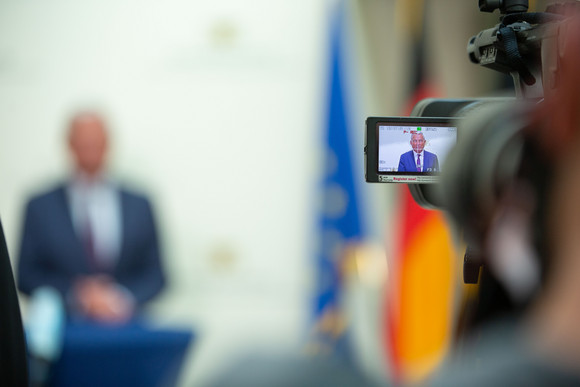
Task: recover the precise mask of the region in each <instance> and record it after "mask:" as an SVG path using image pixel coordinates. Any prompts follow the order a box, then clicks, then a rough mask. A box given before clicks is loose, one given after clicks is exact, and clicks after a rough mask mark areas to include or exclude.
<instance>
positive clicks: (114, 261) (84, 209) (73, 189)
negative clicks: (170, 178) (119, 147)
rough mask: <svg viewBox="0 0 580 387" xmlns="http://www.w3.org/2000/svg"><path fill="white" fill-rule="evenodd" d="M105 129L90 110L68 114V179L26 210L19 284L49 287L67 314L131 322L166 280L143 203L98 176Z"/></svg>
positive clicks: (32, 288) (147, 208) (150, 218)
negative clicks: (71, 167)
mask: <svg viewBox="0 0 580 387" xmlns="http://www.w3.org/2000/svg"><path fill="white" fill-rule="evenodd" d="M108 145H109V141H108V134H107V128H106V125H105V123H104V121H103V119H102V118H101V117H100V116H99V115H98V114H95V113H92V112H83V113H80V114H77V115H76V116H74V117H73V118H72V120H71V122H70V127H69V132H68V146H69V149H70V152H71V155H72V159H73V161H74V171H73V173H72V176H71V178H70V179H69V180H68V181H66V182H64V183H61V184H59V185H57V186H56V188H53V189H51V190H50V191H48V192H45V193H42V194H40V195H38V196H36V197H34V198H32V199H31V200H30V201H29V202H28V205H27V208H26V216H25V221H24V230H23V233H22V241H21V246H20V256H19V261H18V287H19V289H20V290H21V291H22V292H23V293H25V294H27V295H31V294H32V293H33V292H34V291H35V290H37V289H39V288H43V287H50V288H54V289H56V290H57V291H58V292H59V293H60V294H61V296H62V298H63V302H64V304H65V306H66V310H67V313H68V314H69V316H76V317H82V318H86V319H89V320H93V321H98V322H108V323H115V322H118V323H121V322H126V321H128V320H130V319H131V318H132V317H133V316H134V315H135V313H137V312H138V311H139V309H140V308H141V307H142V306H143V305H144V304H145V303H146V302H147V301H149V300H151V299H152V298H153V297H154V296H156V295H157V294H158V293H159V292H160V291H161V290H162V288H163V286H164V284H165V276H164V273H163V269H162V265H161V258H160V249H159V244H158V236H157V230H156V225H155V220H154V217H153V212H152V209H151V206H150V204H149V201H148V200H147V199H146V198H145V197H144V196H142V195H140V194H136V193H131V192H129V191H127V190H125V189H124V188H122V187H121V186H120V185H119V184H118V183H117V182H115V181H114V180H112V179H110V178H109V177H108V176H107V175H106V173H105V164H106V156H107V150H108Z"/></svg>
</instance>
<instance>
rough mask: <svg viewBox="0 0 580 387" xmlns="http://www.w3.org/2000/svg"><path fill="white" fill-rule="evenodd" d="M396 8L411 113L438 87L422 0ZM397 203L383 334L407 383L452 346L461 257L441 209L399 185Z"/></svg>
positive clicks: (396, 374) (396, 377)
mask: <svg viewBox="0 0 580 387" xmlns="http://www.w3.org/2000/svg"><path fill="white" fill-rule="evenodd" d="M397 12H398V13H397V15H395V17H396V19H397V20H399V21H400V22H401V23H403V25H402V26H401V28H405V29H406V30H407V31H408V34H409V36H410V37H411V39H410V41H411V45H412V47H411V58H409V61H410V65H411V66H413V71H412V74H410V78H411V79H410V87H409V90H410V94H411V95H410V97H409V98H408V104H407V106H406V112H405V114H406V115H408V114H409V113H410V111H411V108H412V107H413V106H414V105H415V104H416V103H417V102H418V101H419V100H421V99H423V98H427V97H435V96H437V93H436V89H437V88H436V87H434V86H433V85H434V83H433V82H431V79H430V78H429V76H428V74H427V72H426V67H425V63H427V61H426V60H425V48H424V47H425V39H424V35H425V34H424V25H425V19H424V17H423V16H424V15H425V9H424V4H423V1H421V0H400V1H398V8H397ZM398 202H399V205H398V206H397V208H399V211H398V213H397V214H395V216H396V221H395V222H392V224H393V225H394V226H393V227H394V228H395V229H394V230H392V232H394V233H395V235H396V237H395V238H394V239H393V240H394V241H395V246H393V248H392V249H390V254H389V255H390V256H391V258H392V259H391V260H390V261H389V277H388V283H387V285H386V287H385V292H386V294H385V297H384V300H385V305H384V308H383V313H384V316H383V317H384V325H383V326H384V329H385V330H384V332H383V333H384V334H383V337H384V348H385V350H386V353H387V358H388V363H389V364H388V366H389V367H388V368H389V369H390V370H391V376H392V378H393V381H394V382H395V383H399V382H400V383H407V382H418V381H421V380H423V379H424V378H425V377H427V376H428V375H429V374H430V373H431V372H432V371H433V370H434V369H435V368H436V367H437V365H439V363H440V362H441V360H442V359H443V357H444V355H445V353H446V350H447V349H448V347H449V344H450V341H451V336H452V334H451V333H452V326H453V318H452V316H453V304H454V294H455V290H456V288H457V278H458V275H457V265H458V263H457V262H458V259H457V254H456V250H455V248H454V244H453V241H452V235H451V232H450V229H449V227H448V225H447V223H446V221H445V219H444V216H443V214H442V213H441V212H439V211H434V210H427V209H424V208H422V207H420V206H419V205H418V204H417V203H415V201H414V200H413V198H412V196H411V194H410V192H409V189H408V187H407V186H406V185H401V187H400V192H399V199H398ZM389 232H391V231H389Z"/></svg>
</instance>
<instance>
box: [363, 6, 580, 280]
mask: <svg viewBox="0 0 580 387" xmlns="http://www.w3.org/2000/svg"><path fill="white" fill-rule="evenodd" d="M579 6H580V3H579V2H577V1H572V0H568V1H563V2H561V3H558V4H553V5H551V6H549V7H548V8H547V9H546V12H538V13H529V12H527V11H528V0H479V9H480V11H482V12H494V11H495V10H496V9H497V10H499V12H500V19H499V23H498V24H497V25H495V26H494V27H492V28H489V29H486V30H483V31H481V32H479V33H478V34H476V35H475V36H473V37H471V38H470V39H469V41H468V44H467V53H468V57H469V59H470V60H471V62H473V63H475V64H479V65H481V66H484V67H488V68H490V69H493V70H495V71H499V72H502V73H506V74H510V75H511V77H512V79H513V81H514V88H515V98H513V97H491V98H474V99H425V100H422V101H420V102H419V103H418V104H417V105H415V107H414V108H413V110H412V112H411V114H410V117H369V118H367V120H366V131H365V148H364V153H365V179H366V181H367V182H389V183H405V184H408V186H409V190H410V192H411V194H412V196H413V198H414V200H415V201H416V202H417V203H418V204H419V205H421V206H423V207H425V208H431V209H444V210H446V211H447V212H448V213H449V214H450V215H451V217H452V218H453V219H454V220H455V221H456V222H457V223H458V225H459V226H460V228H461V229H462V231H463V234H464V238H465V239H466V242H467V243H468V245H469V246H470V249H468V253H467V254H466V257H465V260H464V281H465V282H466V283H476V282H477V278H478V274H479V267H480V261H479V258H478V257H477V255H478V254H477V252H478V251H481V243H482V241H481V239H482V235H483V234H484V229H485V227H486V225H487V224H489V222H490V219H489V216H490V214H491V213H493V208H494V206H496V205H497V203H498V202H499V201H500V200H501V198H502V196H503V193H504V192H505V190H506V189H508V187H509V186H510V184H511V183H512V182H513V181H514V179H516V177H517V176H518V174H521V173H522V169H523V165H524V164H523V163H524V161H523V160H529V159H531V163H534V162H535V161H534V157H535V155H534V154H533V153H534V150H533V149H532V147H530V146H529V145H528V144H527V141H526V139H525V135H524V131H525V130H524V129H525V128H526V127H528V126H529V125H530V111H531V110H532V109H533V108H534V106H536V105H537V104H538V103H541V102H542V98H543V95H544V89H545V88H546V89H547V88H553V87H555V85H556V83H557V81H558V80H557V79H556V77H555V74H556V68H557V60H554V57H555V56H556V57H557V55H551V54H552V53H550V52H549V48H550V47H551V44H548V43H550V40H551V39H555V38H557V34H558V30H559V28H560V24H561V22H562V21H563V20H564V19H565V18H566V15H569V14H570V13H571V12H570V11H571V10H572V9H573V10H577V9H578V8H579ZM426 128H427V129H429V130H425V129H426ZM408 141H409V142H408ZM414 141H415V142H419V143H421V144H422V145H423V147H418V148H416V147H415V146H414V145H413V142H414ZM456 141H457V144H455V142H456ZM409 143H410V144H411V146H409ZM411 148H412V149H411ZM422 150H425V152H422ZM429 153H431V154H434V155H436V157H437V160H438V164H439V166H438V167H437V168H433V167H431V168H426V166H427V163H426V159H427V158H428V157H429ZM420 154H422V155H423V159H425V160H423V159H421V157H419V158H418V157H417V156H420ZM409 166H410V167H409ZM538 168H541V166H539V167H538ZM527 169H528V170H529V167H528V168H527ZM536 172H537V170H536ZM530 179H531V180H534V179H537V176H533V177H530ZM538 184H541V183H538ZM470 251H471V252H474V251H475V252H476V253H474V254H472V253H470Z"/></svg>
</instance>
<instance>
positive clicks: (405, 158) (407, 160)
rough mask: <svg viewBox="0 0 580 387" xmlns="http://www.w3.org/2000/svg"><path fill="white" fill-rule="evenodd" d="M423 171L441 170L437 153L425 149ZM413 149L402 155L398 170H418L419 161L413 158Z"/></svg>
mask: <svg viewBox="0 0 580 387" xmlns="http://www.w3.org/2000/svg"><path fill="white" fill-rule="evenodd" d="M422 157H423V158H424V160H422V162H423V172H439V160H438V159H437V155H435V153H431V152H427V151H426V150H424V149H423V156H422ZM413 158H414V154H413V151H412V150H410V151H408V152H406V153H403V154H402V155H401V158H400V159H399V169H398V170H397V171H398V172H417V162H416V160H414V159H413Z"/></svg>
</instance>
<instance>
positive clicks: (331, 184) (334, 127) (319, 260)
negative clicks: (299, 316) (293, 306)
mask: <svg viewBox="0 0 580 387" xmlns="http://www.w3.org/2000/svg"><path fill="white" fill-rule="evenodd" d="M344 11H345V6H344V5H343V4H342V3H340V4H339V6H338V7H337V10H336V13H335V14H334V15H333V18H332V20H331V33H330V50H329V66H328V74H329V78H328V91H327V113H326V115H327V118H326V125H325V129H324V140H323V141H324V142H323V149H322V150H323V152H324V154H325V156H326V157H325V159H324V160H325V169H324V175H323V176H322V184H321V185H322V186H321V191H322V192H321V193H322V199H323V200H322V201H321V206H320V213H319V219H318V224H319V249H318V251H317V256H316V270H317V282H316V286H317V289H316V297H315V310H314V317H315V318H316V319H323V318H325V317H327V314H328V313H331V314H333V313H334V312H335V311H337V310H339V308H340V298H341V290H342V289H341V282H342V280H341V276H342V274H341V263H342V258H343V254H344V251H345V247H347V246H348V245H350V244H351V243H355V242H358V241H359V240H360V239H361V237H362V235H363V230H362V229H363V227H362V221H361V214H360V211H359V206H358V203H357V192H356V191H357V184H356V180H355V176H358V175H356V174H354V171H353V163H352V160H351V143H352V142H351V141H350V135H351V133H350V128H349V109H348V108H349V103H348V92H347V87H346V82H345V80H346V78H345V72H344V68H345V66H344V65H345V63H344V60H343V55H344V48H345V47H344V45H345V43H346V40H345V39H344V37H345V32H346V29H345V12H344ZM361 154H362V149H361ZM361 157H362V155H361ZM358 178H359V177H356V179H358ZM360 179H362V177H360ZM361 181H362V180H361Z"/></svg>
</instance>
